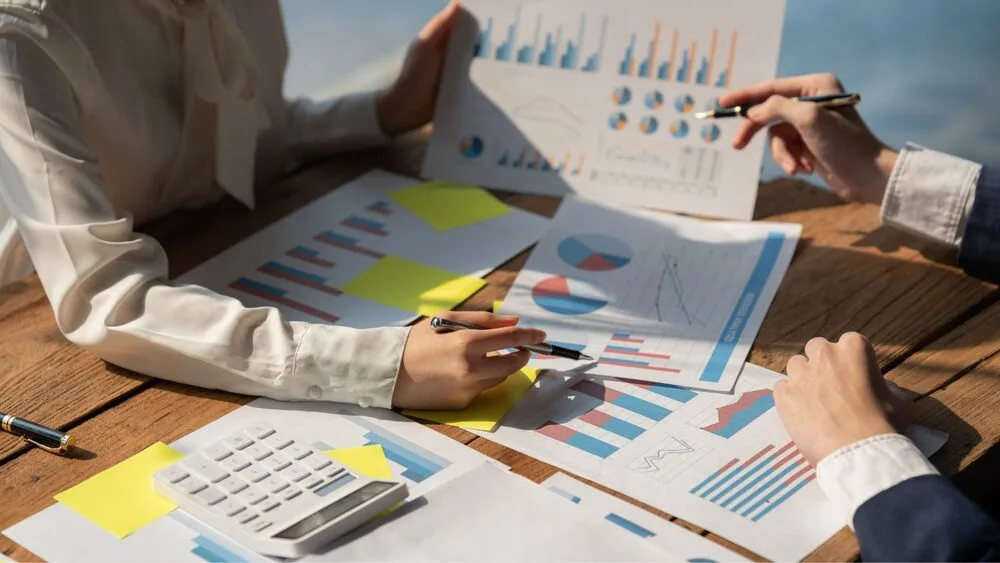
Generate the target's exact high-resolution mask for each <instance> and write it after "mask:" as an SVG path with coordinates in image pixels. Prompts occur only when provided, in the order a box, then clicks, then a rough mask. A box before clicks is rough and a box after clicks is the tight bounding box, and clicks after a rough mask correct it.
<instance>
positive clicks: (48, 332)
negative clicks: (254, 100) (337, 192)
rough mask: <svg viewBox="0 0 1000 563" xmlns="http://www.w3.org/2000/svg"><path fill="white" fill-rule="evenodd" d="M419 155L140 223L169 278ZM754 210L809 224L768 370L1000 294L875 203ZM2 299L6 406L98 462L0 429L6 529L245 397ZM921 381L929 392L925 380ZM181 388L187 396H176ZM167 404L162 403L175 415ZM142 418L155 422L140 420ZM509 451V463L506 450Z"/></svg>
mask: <svg viewBox="0 0 1000 563" xmlns="http://www.w3.org/2000/svg"><path fill="white" fill-rule="evenodd" d="M414 154H416V153H414V152H413V151H407V150H401V151H399V152H398V153H397V154H395V155H393V154H390V155H388V156H387V155H385V154H379V153H366V154H362V155H352V156H351V157H348V158H344V159H338V160H335V161H331V162H329V163H326V164H324V165H322V166H320V167H316V168H313V169H310V170H307V171H305V172H304V173H302V174H299V175H297V176H295V177H293V178H291V179H290V180H289V181H287V182H285V183H283V184H282V185H280V186H278V187H277V188H276V189H274V190H270V191H267V192H265V193H263V194H262V195H261V205H260V206H259V208H258V210H257V211H255V212H253V213H250V212H248V211H246V210H244V209H242V208H240V207H239V205H237V204H235V202H232V201H230V200H226V201H225V202H223V203H221V204H218V205H215V206H212V207H210V208H207V209H205V210H200V211H195V212H185V213H180V214H175V215H172V216H171V217H169V218H167V219H165V220H162V221H158V222H156V223H153V224H152V225H149V226H147V227H145V228H144V231H145V232H147V233H149V234H151V235H153V236H155V237H156V238H157V239H158V240H160V241H161V242H162V243H163V244H164V247H165V248H166V249H167V251H168V254H169V256H170V259H171V273H172V274H173V275H177V274H179V273H181V272H183V271H186V270H187V269H189V268H191V267H193V266H194V265H196V264H198V263H200V262H202V261H204V260H205V259H207V258H209V257H211V256H213V255H215V254H217V253H218V252H220V251H222V250H224V249H225V248H227V247H228V246H230V245H232V244H234V243H236V242H238V241H239V240H241V239H242V238H244V237H245V236H246V235H248V234H250V233H252V232H255V231H256V230H259V229H260V228H263V227H264V226H266V225H268V224H270V223H271V222H273V221H275V220H277V219H278V218H280V217H282V216H284V215H286V214H287V213H289V212H291V211H293V210H294V209H297V208H298V207H301V206H302V205H304V204H306V203H308V202H309V201H312V200H313V199H315V198H316V197H318V196H319V195H322V194H323V193H326V192H327V191H328V190H329V189H330V188H331V187H332V186H334V185H337V184H340V183H343V182H344V181H346V180H349V179H351V178H354V177H356V176H358V175H360V174H361V173H363V172H365V171H366V170H368V169H370V168H372V167H373V166H375V165H377V164H380V163H381V164H384V163H386V162H388V163H390V166H389V168H390V169H394V170H397V171H400V172H407V171H412V170H413V163H414V162H417V161H419V159H418V158H416V157H414V156H413V155H414ZM392 163H395V165H393V164H392ZM505 199H507V200H508V201H510V202H511V203H513V204H516V205H519V206H521V207H524V208H527V209H531V210H535V211H537V212H541V213H544V214H551V213H552V212H554V211H555V209H556V208H557V206H558V202H557V201H555V200H552V199H545V198H534V197H529V196H512V197H508V198H505ZM757 217H758V218H760V219H767V220H776V221H791V222H800V223H802V224H803V225H804V231H803V241H802V243H801V244H800V246H799V249H798V251H797V253H796V258H795V260H794V261H793V265H792V267H791V269H790V271H789V274H788V276H787V277H786V279H785V281H784V283H783V284H782V288H781V290H780V292H779V294H778V297H777V298H776V300H775V304H774V305H773V306H772V308H771V310H770V312H769V314H768V316H767V319H766V321H765V323H764V327H763V328H762V330H761V333H760V335H759V337H758V339H757V342H756V344H755V346H754V349H753V351H752V353H751V359H752V361H754V362H755V363H758V364H761V365H764V366H767V367H770V368H771V369H775V370H778V371H781V370H782V369H783V367H784V362H785V361H786V360H787V358H788V357H789V356H791V355H793V354H795V353H798V351H799V350H800V349H801V347H802V345H804V343H805V342H806V341H807V340H808V339H809V338H811V337H812V336H816V335H824V336H828V337H835V336H837V335H839V334H840V333H842V332H844V331H847V330H859V331H861V332H863V333H865V334H867V335H869V337H870V338H872V340H873V341H874V342H875V343H876V346H877V349H878V352H879V358H880V361H881V362H882V364H883V365H885V366H892V365H895V364H896V363H898V362H900V361H901V360H902V359H904V358H906V357H907V356H908V355H910V354H912V353H913V352H914V351H915V350H917V349H918V348H920V347H921V346H922V345H923V344H925V343H927V342H931V341H933V340H934V339H935V338H936V337H938V336H941V335H943V334H945V333H946V332H947V331H948V329H950V328H953V327H954V326H955V325H957V324H959V323H960V322H961V321H962V320H964V319H966V318H969V317H972V316H973V314H974V313H975V312H976V311H977V310H980V309H982V308H984V307H985V306H986V305H988V304H989V303H992V302H994V301H996V300H997V297H998V294H997V292H996V291H995V288H993V287H991V286H989V285H987V284H984V283H981V282H977V281H975V280H972V279H970V278H967V277H965V276H963V275H962V274H961V272H959V271H958V270H957V269H956V268H954V267H952V266H949V265H945V264H941V263H937V262H935V261H934V260H940V259H943V258H946V255H945V254H944V253H942V252H941V251H940V250H939V249H936V248H933V247H932V246H930V245H926V244H921V243H917V242H916V241H913V240H912V239H909V238H907V237H905V236H904V235H901V234H900V233H896V232H893V231H890V230H886V229H881V228H879V227H878V213H877V209H876V208H874V207H873V206H859V205H842V204H839V203H838V202H837V201H836V199H835V198H833V196H831V195H830V194H829V193H827V192H824V191H822V190H818V189H816V188H814V187H811V186H808V185H805V184H802V183H799V182H778V183H774V184H771V185H767V186H763V187H762V189H761V193H760V196H759V198H758V212H757ZM524 259H525V257H524V256H522V257H520V258H519V259H516V260H514V261H512V263H510V264H508V265H506V266H504V267H503V268H501V269H500V270H499V271H498V272H495V273H494V274H493V275H491V276H490V284H489V285H488V287H487V289H485V290H484V291H483V292H480V293H479V294H477V296H476V297H474V298H473V300H472V301H470V303H468V304H467V307H468V308H476V309H486V308H488V307H489V305H490V303H491V302H492V300H493V299H498V298H501V297H502V296H503V294H504V293H505V292H506V289H507V288H508V287H509V285H510V283H512V282H513V279H514V277H515V276H516V274H517V271H518V269H519V268H520V266H521V265H522V264H523V262H524ZM0 297H2V300H0V332H2V333H3V334H10V335H12V336H11V337H8V338H9V339H10V342H9V345H6V346H5V347H4V349H3V350H2V351H0V366H2V367H3V368H4V370H3V371H2V372H0V404H2V405H5V407H6V406H7V405H10V406H9V407H7V408H9V410H11V411H12V412H17V413H19V414H23V415H24V416H26V417H29V418H34V419H35V420H38V421H39V422H43V423H46V424H50V425H53V426H56V427H59V428H64V429H68V428H72V429H74V431H75V432H76V433H77V434H79V435H81V436H86V444H85V447H87V449H90V450H91V451H92V452H93V453H94V457H93V459H88V460H59V462H58V463H53V462H52V456H49V455H47V454H43V453H42V452H37V451H28V452H26V453H25V450H23V449H21V448H19V445H18V443H17V442H14V441H12V440H10V439H9V437H4V436H0V463H2V462H3V461H4V460H11V461H9V462H8V463H4V464H3V465H0V491H2V496H0V498H4V499H5V500H6V499H7V498H12V499H13V498H16V499H17V502H16V503H12V504H11V505H10V506H14V507H16V509H15V510H11V511H4V514H3V515H2V519H0V520H2V521H0V527H6V526H8V525H9V524H10V523H12V522H15V521H18V520H20V519H22V518H24V517H26V516H28V515H30V514H32V513H34V512H37V511H38V510H39V509H40V508H43V507H44V506H46V505H47V504H50V503H51V500H50V499H51V496H52V494H53V493H54V492H58V491H59V490H62V489H64V488H66V487H67V486H69V485H71V484H73V483H76V482H78V481H80V480H82V479H83V478H86V477H87V476H90V475H92V474H94V473H97V472H98V471H100V470H102V469H103V468H106V467H108V466H110V465H112V464H114V463H115V462H117V461H120V460H122V459H125V458H126V457H128V456H129V455H131V454H133V453H135V452H137V451H139V450H140V449H142V447H144V446H145V445H148V444H149V443H150V442H152V441H156V440H165V441H169V440H170V439H173V438H170V436H175V434H171V432H175V433H176V435H182V434H183V433H186V432H187V431H189V430H185V431H183V432H182V431H181V430H179V429H178V428H188V427H189V426H190V429H193V428H196V427H199V426H202V425H204V424H206V423H208V422H210V421H211V420H214V419H215V418H217V417H218V416H221V414H224V413H225V412H228V411H229V410H231V409H233V408H236V407H237V406H238V405H239V404H242V402H243V401H245V400H246V399H245V398H238V397H234V396H227V395H224V394H213V393H207V392H201V391H195V390H184V391H182V390H181V389H180V388H179V387H176V386H173V385H171V384H167V383H163V382H155V383H154V382H152V381H150V380H148V378H145V377H142V376H138V375H135V374H130V373H127V372H125V371H124V370H119V369H117V368H114V367H112V366H107V365H106V364H104V363H103V362H101V361H100V360H98V359H96V358H95V357H93V356H92V355H90V354H88V353H87V352H85V351H82V350H80V349H78V348H76V347H75V346H72V345H70V344H69V343H68V342H66V341H65V340H64V339H63V338H62V337H61V336H60V335H59V332H58V329H57V327H56V326H55V325H54V322H53V321H52V315H51V311H50V310H49V308H48V304H47V302H46V301H45V299H44V295H43V294H42V292H41V289H40V286H39V285H38V283H37V280H35V281H29V282H27V283H24V284H20V285H18V286H16V287H15V288H13V289H11V290H7V291H5V292H4V293H3V294H0ZM955 338H957V337H955ZM968 339H969V340H970V341H969V342H966V341H963V340H961V339H959V340H958V341H956V342H955V343H954V344H953V345H954V346H967V347H972V348H976V346H977V344H975V343H974V342H971V337H969V338H968ZM938 342H940V341H938ZM5 344H8V343H5ZM944 346H948V344H944ZM977 349H978V348H977ZM984 349H985V348H984ZM980 352H982V350H980ZM947 353H948V351H947V349H946V348H942V349H940V350H939V356H940V357H936V358H934V359H933V361H935V362H940V358H942V357H945V355H946V354H947ZM977 353H979V352H973V353H970V356H969V357H970V358H971V357H972V356H975V355H976V354H977ZM904 365H907V364H904ZM901 367H902V366H901ZM913 369H916V368H913ZM918 371H919V370H918ZM945 371H946V369H943V370H942V372H941V373H944V372H945ZM911 377H915V376H911ZM922 385H924V387H926V382H925V383H924V384H922ZM924 387H920V388H924ZM928 388H930V387H928ZM177 396H183V397H185V398H187V399H189V400H178V399H175V398H172V397H177ZM118 403H120V404H118ZM208 404H211V405H212V406H211V407H208V406H206V405H208ZM165 405H169V407H170V412H169V413H167V412H166V410H165V409H166V408H167V407H166V406H165ZM109 407H111V408H109ZM123 413H126V414H123ZM123 416H127V417H136V418H135V420H136V421H143V425H142V431H141V432H134V431H133V430H135V429H134V428H133V427H132V426H130V425H127V424H124V425H123V424H120V422H121V421H122V420H124V419H123V418H121V417H123ZM148 420H153V422H152V423H150V424H145V423H146V421H148ZM176 420H184V421H185V422H184V424H185V425H186V426H178V425H177V424H175V421H176ZM438 428H442V427H438ZM445 431H446V433H448V434H449V435H451V436H452V437H454V438H456V439H459V440H461V441H463V442H469V441H470V440H472V438H473V436H472V435H471V434H468V433H465V432H462V431H459V430H457V429H452V428H447V430H445ZM175 437H176V436H175ZM471 445H472V446H473V447H476V448H477V449H480V450H483V451H490V452H494V451H495V448H496V447H497V446H495V445H493V444H491V443H489V442H486V441H483V440H480V439H476V440H475V441H472V442H471ZM496 453H497V455H501V456H502V458H503V459H502V460H503V461H505V462H506V463H508V464H511V465H514V466H515V467H516V468H518V470H519V472H523V473H525V474H526V475H528V476H530V477H532V478H542V477H544V476H546V475H547V474H546V472H551V468H550V467H549V466H546V465H544V464H541V463H540V462H537V461H534V460H530V459H529V458H526V457H525V456H523V455H521V454H517V453H503V452H499V451H497V452H496ZM510 456H513V458H511V459H508V457H510ZM515 458H516V459H515ZM511 460H513V461H514V463H511ZM36 477H37V478H36ZM8 494H10V495H16V497H15V496H10V497H8ZM8 512H9V513H8ZM11 548H12V544H10V542H9V540H6V539H5V538H0V549H2V550H3V551H5V552H7V551H8V550H9V549H11ZM831 549H833V551H830V553H838V554H842V553H847V552H848V551H849V549H841V548H836V547H834V548H831ZM819 553H823V552H819ZM14 554H15V557H16V558H19V559H20V558H25V557H29V558H30V555H29V554H26V553H25V552H23V551H18V552H14Z"/></svg>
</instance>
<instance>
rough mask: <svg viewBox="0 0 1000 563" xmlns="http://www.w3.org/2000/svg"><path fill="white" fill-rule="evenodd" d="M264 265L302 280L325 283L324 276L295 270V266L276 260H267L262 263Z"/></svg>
mask: <svg viewBox="0 0 1000 563" xmlns="http://www.w3.org/2000/svg"><path fill="white" fill-rule="evenodd" d="M264 267H265V268H271V269H273V270H278V271H279V272H284V273H286V274H288V275H290V276H295V277H297V278H302V279H304V280H308V281H311V282H316V283H326V278H324V277H323V276H317V275H316V274H310V273H309V272H303V271H302V270H296V269H295V268H291V267H289V266H285V265H283V264H279V263H277V262H268V263H267V264H264Z"/></svg>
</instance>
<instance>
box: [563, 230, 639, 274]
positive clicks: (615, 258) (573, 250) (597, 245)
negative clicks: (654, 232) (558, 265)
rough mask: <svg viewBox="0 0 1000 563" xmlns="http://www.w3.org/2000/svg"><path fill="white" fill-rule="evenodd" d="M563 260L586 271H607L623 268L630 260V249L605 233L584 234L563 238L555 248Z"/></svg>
mask: <svg viewBox="0 0 1000 563" xmlns="http://www.w3.org/2000/svg"><path fill="white" fill-rule="evenodd" d="M556 253H557V254H558V255H559V258H560V259H562V261H563V262H565V263H567V264H569V265H570V266H573V267H574V268H577V269H579V270H584V271H587V272H607V271H610V270H617V269H619V268H624V267H625V266H626V265H628V263H629V262H631V261H632V249H631V248H630V247H629V245H628V244H626V243H625V242H623V241H621V240H619V239H617V238H615V237H610V236H607V235H599V234H584V235H573V236H570V237H566V238H564V239H563V240H562V241H561V242H560V243H559V246H558V247H557V248H556Z"/></svg>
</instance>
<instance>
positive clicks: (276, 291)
mask: <svg viewBox="0 0 1000 563" xmlns="http://www.w3.org/2000/svg"><path fill="white" fill-rule="evenodd" d="M236 283H239V284H243V285H245V286H248V287H252V288H254V289H256V290H258V291H263V292H266V293H270V294H271V295H277V296H278V297H282V296H284V295H285V293H287V292H286V291H285V290H284V289H280V288H277V287H274V286H273V285H267V284H266V283H260V282H258V281H254V280H252V279H250V278H240V279H239V280H237V281H236Z"/></svg>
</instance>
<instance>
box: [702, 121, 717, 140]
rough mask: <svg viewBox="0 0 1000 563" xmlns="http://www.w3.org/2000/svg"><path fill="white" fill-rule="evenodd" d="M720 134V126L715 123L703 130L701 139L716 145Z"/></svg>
mask: <svg viewBox="0 0 1000 563" xmlns="http://www.w3.org/2000/svg"><path fill="white" fill-rule="evenodd" d="M720 133H721V131H720V130H719V126H718V125H716V124H714V123H711V124H709V125H706V126H704V127H702V128H701V138H702V139H703V140H704V141H705V142H706V143H714V142H716V141H718V140H719V134H720Z"/></svg>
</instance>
